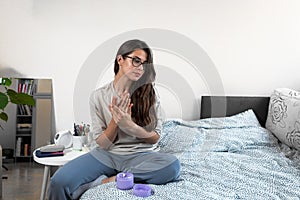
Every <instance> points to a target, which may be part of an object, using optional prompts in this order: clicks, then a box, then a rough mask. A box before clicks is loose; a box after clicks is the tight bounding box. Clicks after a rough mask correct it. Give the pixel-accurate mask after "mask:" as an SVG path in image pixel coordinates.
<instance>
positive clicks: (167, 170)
mask: <svg viewBox="0 0 300 200" xmlns="http://www.w3.org/2000/svg"><path fill="white" fill-rule="evenodd" d="M179 175H180V162H179V160H178V159H176V160H174V161H173V162H172V163H171V164H169V165H168V166H166V167H164V168H162V169H159V170H157V171H154V172H151V178H150V179H148V180H147V181H146V182H147V183H150V184H157V185H161V184H166V183H169V182H173V181H176V180H177V179H178V177H179Z"/></svg>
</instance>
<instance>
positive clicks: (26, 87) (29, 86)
mask: <svg viewBox="0 0 300 200" xmlns="http://www.w3.org/2000/svg"><path fill="white" fill-rule="evenodd" d="M33 89H34V83H33V80H31V79H26V80H22V81H21V82H19V84H18V92H19V93H25V94H29V95H32V94H33Z"/></svg>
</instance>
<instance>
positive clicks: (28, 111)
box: [18, 105, 32, 116]
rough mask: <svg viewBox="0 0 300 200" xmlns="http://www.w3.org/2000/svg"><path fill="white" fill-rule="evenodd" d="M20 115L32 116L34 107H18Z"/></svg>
mask: <svg viewBox="0 0 300 200" xmlns="http://www.w3.org/2000/svg"><path fill="white" fill-rule="evenodd" d="M18 113H19V114H20V115H28V116H30V115H32V107H31V106H28V105H18Z"/></svg>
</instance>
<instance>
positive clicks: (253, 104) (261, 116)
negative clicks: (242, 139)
mask: <svg viewBox="0 0 300 200" xmlns="http://www.w3.org/2000/svg"><path fill="white" fill-rule="evenodd" d="M269 101H270V97H245V96H244V97H242V96H202V98H201V111H200V119H203V118H210V117H225V116H231V115H235V114H238V113H240V112H243V111H246V110H248V109H252V110H253V111H254V113H255V115H256V117H257V119H258V120H259V122H260V124H261V125H262V126H263V127H264V126H265V123H266V120H267V115H268V107H269Z"/></svg>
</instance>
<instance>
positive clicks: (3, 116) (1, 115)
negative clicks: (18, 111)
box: [0, 112, 8, 122]
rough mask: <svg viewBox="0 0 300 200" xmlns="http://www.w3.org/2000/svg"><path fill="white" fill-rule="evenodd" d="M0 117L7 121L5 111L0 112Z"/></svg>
mask: <svg viewBox="0 0 300 200" xmlns="http://www.w3.org/2000/svg"><path fill="white" fill-rule="evenodd" d="M0 119H2V120H3V121H6V122H7V120H8V116H7V114H6V113H5V112H2V113H0Z"/></svg>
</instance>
